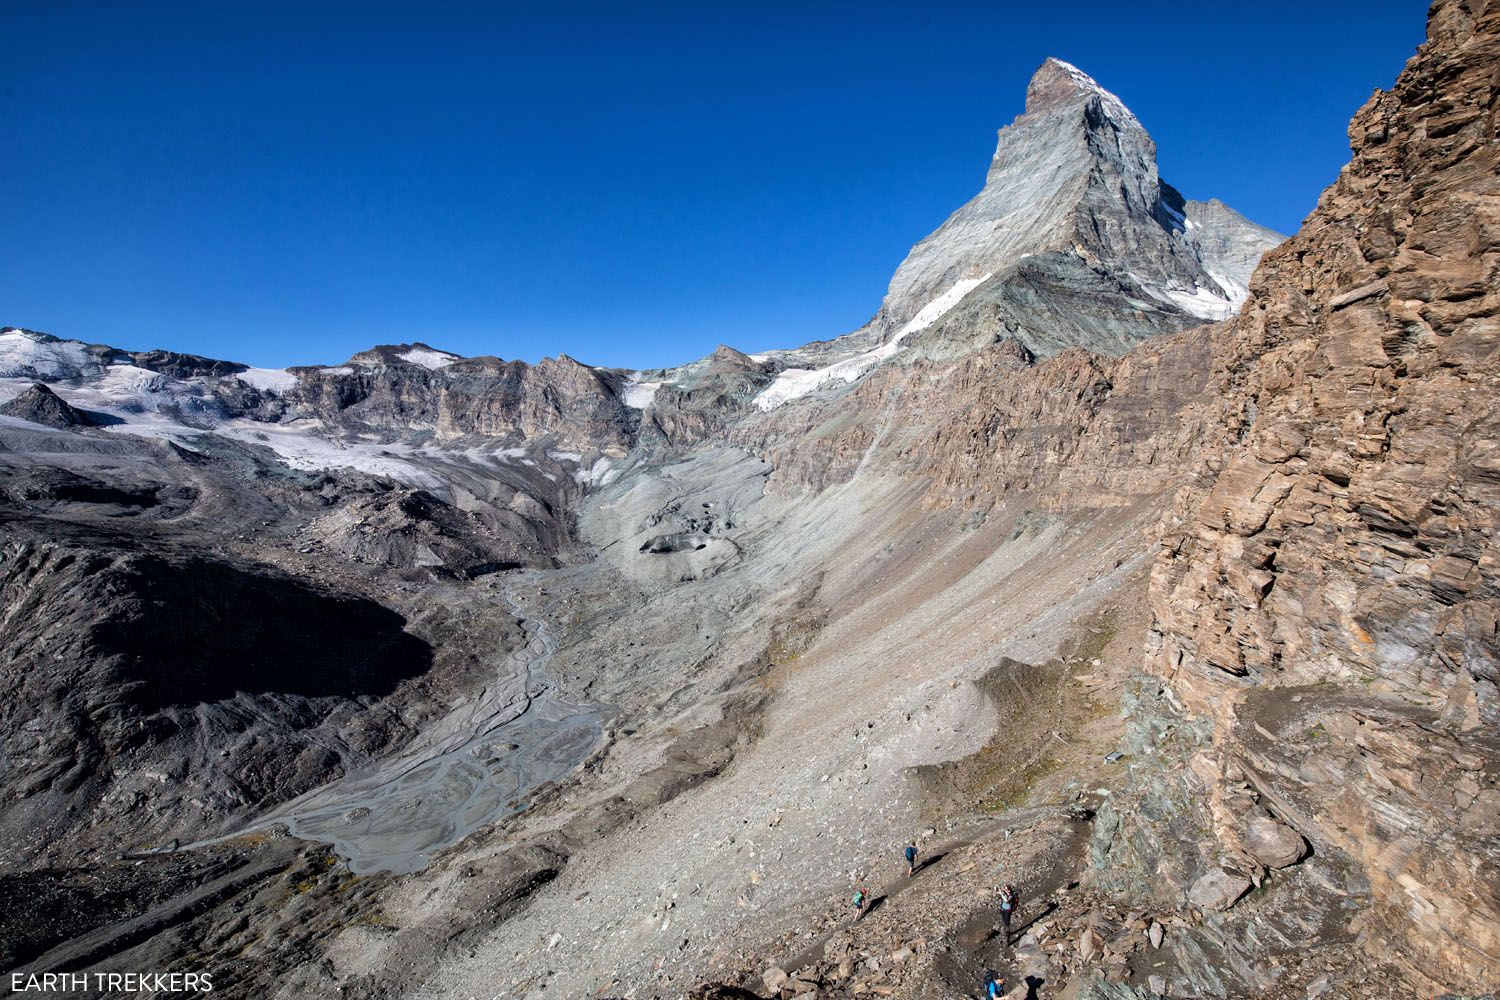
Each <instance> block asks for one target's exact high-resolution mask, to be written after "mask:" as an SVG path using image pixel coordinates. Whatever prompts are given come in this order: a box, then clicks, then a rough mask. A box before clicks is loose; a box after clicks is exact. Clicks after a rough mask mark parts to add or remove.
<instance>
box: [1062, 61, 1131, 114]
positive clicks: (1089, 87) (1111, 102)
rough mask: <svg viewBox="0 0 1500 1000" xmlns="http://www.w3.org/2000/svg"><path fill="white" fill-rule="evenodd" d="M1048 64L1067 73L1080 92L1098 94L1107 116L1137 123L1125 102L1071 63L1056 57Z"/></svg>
mask: <svg viewBox="0 0 1500 1000" xmlns="http://www.w3.org/2000/svg"><path fill="white" fill-rule="evenodd" d="M1047 62H1048V63H1050V64H1051V65H1053V66H1056V67H1057V68H1058V69H1060V70H1062V71H1063V72H1064V73H1066V74H1067V76H1068V78H1069V79H1070V80H1072V81H1073V85H1074V86H1076V87H1077V88H1078V89H1079V90H1082V91H1087V92H1089V93H1094V94H1098V95H1099V98H1100V101H1101V102H1102V103H1103V105H1104V113H1105V114H1107V115H1109V116H1110V117H1111V118H1115V119H1117V120H1121V121H1126V120H1128V121H1135V115H1133V114H1131V113H1130V109H1129V108H1127V107H1126V106H1125V102H1124V101H1122V100H1120V99H1119V98H1118V97H1116V96H1115V95H1114V94H1112V93H1110V92H1109V91H1107V90H1105V89H1104V88H1103V87H1101V86H1099V81H1098V80H1095V79H1094V78H1093V77H1091V76H1089V75H1088V74H1087V73H1085V72H1084V71H1083V70H1081V69H1079V68H1078V67H1077V66H1074V65H1073V64H1072V63H1070V62H1063V61H1062V60H1061V59H1057V58H1055V57H1048V59H1047Z"/></svg>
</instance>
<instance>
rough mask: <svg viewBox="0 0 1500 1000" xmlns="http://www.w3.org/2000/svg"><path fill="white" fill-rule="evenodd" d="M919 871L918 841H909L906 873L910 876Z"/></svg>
mask: <svg viewBox="0 0 1500 1000" xmlns="http://www.w3.org/2000/svg"><path fill="white" fill-rule="evenodd" d="M916 873H917V842H916V841H915V840H912V841H908V842H907V845H906V874H907V875H908V876H911V875H915V874H916Z"/></svg>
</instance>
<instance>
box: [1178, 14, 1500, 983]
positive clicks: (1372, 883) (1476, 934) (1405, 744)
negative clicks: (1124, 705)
mask: <svg viewBox="0 0 1500 1000" xmlns="http://www.w3.org/2000/svg"><path fill="white" fill-rule="evenodd" d="M1429 27H1430V31H1429V35H1430V37H1429V40H1428V42H1427V44H1426V45H1425V46H1424V47H1423V49H1422V50H1421V52H1420V53H1419V54H1418V56H1417V57H1415V58H1414V59H1413V60H1412V61H1411V62H1410V63H1409V64H1408V66H1407V67H1406V69H1405V71H1404V72H1403V73H1402V75H1401V77H1400V79H1399V81H1398V82H1397V85H1396V87H1395V88H1394V89H1393V90H1392V91H1391V92H1389V93H1377V94H1376V95H1375V96H1374V97H1372V98H1371V99H1370V101H1369V102H1368V103H1367V104H1366V105H1365V106H1364V107H1363V108H1361V109H1360V111H1359V113H1358V114H1357V115H1356V116H1355V118H1354V120H1353V123H1352V124H1351V126H1350V129H1349V136H1350V141H1351V143H1352V146H1353V159H1352V162H1351V163H1350V164H1349V165H1348V167H1346V168H1345V170H1344V171H1343V173H1342V175H1341V176H1340V177H1339V179H1338V181H1337V182H1336V183H1335V184H1334V185H1333V186H1332V187H1330V188H1329V189H1328V190H1327V191H1326V192H1325V193H1324V195H1323V197H1322V200H1321V201H1320V203H1319V205H1318V209H1317V211H1316V212H1315V213H1314V214H1313V215H1312V217H1311V218H1309V220H1308V222H1307V223H1306V225H1305V226H1304V227H1303V229H1302V231H1301V233H1299V234H1298V235H1297V236H1296V237H1295V238H1293V239H1292V240H1290V241H1289V242H1288V243H1286V244H1285V245H1283V246H1282V247H1280V248H1279V249H1277V250H1275V251H1273V252H1271V253H1270V254H1269V255H1267V257H1266V258H1265V260H1264V261H1263V263H1262V264H1261V267H1260V269H1259V271H1258V272H1257V274H1256V285H1255V288H1254V289H1253V292H1252V296H1251V299H1250V301H1249V303H1248V304H1247V306H1246V308H1245V310H1244V312H1243V313H1242V314H1241V315H1240V316H1239V317H1238V318H1237V319H1235V320H1233V321H1231V322H1230V323H1229V324H1227V325H1226V327H1225V329H1224V330H1223V331H1222V332H1221V333H1219V334H1218V336H1217V338H1216V343H1215V370H1214V376H1213V379H1212V386H1211V392H1210V395H1211V396H1212V397H1216V398H1217V400H1220V401H1221V402H1219V403H1216V404H1214V405H1215V406H1216V408H1217V414H1216V416H1217V423H1218V425H1219V427H1220V431H1219V433H1218V434H1217V435H1215V436H1214V437H1211V438H1210V440H1209V442H1208V443H1207V445H1206V449H1205V451H1204V453H1203V458H1202V465H1201V468H1200V473H1199V475H1198V476H1196V477H1195V479H1194V480H1193V481H1192V483H1191V485H1190V487H1189V488H1188V489H1187V490H1185V491H1184V494H1183V495H1182V496H1181V498H1180V499H1179V502H1178V503H1177V504H1176V506H1175V509H1174V510H1173V512H1172V514H1171V515H1170V516H1169V518H1168V522H1167V525H1166V533H1165V538H1164V541H1163V545H1162V550H1161V554H1160V556H1159V558H1158V560H1157V563H1156V567H1155V570H1154V575H1153V583H1152V609H1153V612H1154V614H1155V626H1154V631H1155V646H1156V649H1155V652H1154V656H1153V657H1152V660H1151V663H1150V664H1149V666H1150V669H1151V670H1152V671H1154V672H1155V673H1156V674H1157V675H1158V676H1159V677H1160V678H1162V680H1164V681H1165V682H1166V683H1167V685H1168V686H1169V687H1170V690H1171V692H1172V694H1173V695H1174V696H1175V698H1176V699H1178V700H1179V701H1180V702H1181V703H1182V705H1183V706H1184V707H1185V709H1186V711H1187V713H1188V714H1189V715H1190V716H1197V717H1203V718H1206V719H1209V720H1211V721H1212V722H1213V735H1212V738H1211V741H1210V742H1209V743H1208V745H1206V746H1205V747H1204V749H1203V750H1202V755H1201V758H1200V759H1199V761H1198V762H1197V764H1196V766H1195V767H1194V770H1195V772H1196V773H1197V774H1199V775H1200V776H1201V777H1202V782H1203V786H1204V788H1205V789H1206V790H1207V791H1209V793H1210V798H1211V804H1210V811H1211V812H1212V813H1213V815H1214V822H1215V828H1216V829H1217V830H1218V831H1219V832H1220V835H1221V839H1222V841H1223V843H1224V847H1225V849H1226V850H1229V851H1231V852H1235V851H1240V852H1243V851H1244V850H1245V849H1246V847H1247V846H1248V845H1253V844H1254V843H1256V842H1259V843H1261V844H1265V843H1267V842H1268V836H1269V835H1272V834H1277V831H1275V830H1273V829H1270V828H1268V827H1267V826H1266V825H1265V822H1264V820H1263V819H1262V820H1254V819H1251V820H1247V819H1246V816H1245V814H1244V812H1243V809H1241V808H1239V807H1237V806H1236V805H1235V803H1234V802H1233V801H1232V800H1233V799H1234V786H1235V784H1236V782H1237V781H1239V780H1241V779H1246V780H1248V781H1249V783H1250V785H1251V786H1253V789H1252V794H1253V795H1254V796H1258V797H1259V798H1260V799H1261V801H1262V802H1264V803H1269V804H1272V807H1273V809H1274V811H1276V812H1278V814H1279V815H1280V818H1281V819H1282V820H1285V821H1287V822H1288V823H1289V824H1290V825H1291V826H1294V827H1296V828H1297V830H1298V831H1299V832H1300V834H1301V835H1304V836H1306V837H1307V839H1308V840H1310V841H1311V842H1312V844H1313V848H1314V850H1315V851H1328V850H1330V849H1334V850H1337V851H1341V852H1344V853H1346V854H1347V855H1349V856H1350V857H1351V858H1352V859H1353V862H1354V865H1355V867H1356V869H1357V873H1358V876H1359V877H1360V878H1361V879H1362V880H1364V881H1365V882H1367V883H1368V886H1369V893H1370V906H1369V907H1368V908H1367V909H1366V910H1365V912H1364V913H1362V914H1361V916H1360V918H1359V919H1358V920H1357V921H1356V926H1355V929H1356V931H1357V933H1358V934H1359V936H1360V937H1361V939H1362V940H1363V941H1364V942H1365V943H1366V944H1367V945H1368V946H1369V947H1371V948H1372V949H1376V950H1381V951H1384V952H1386V953H1387V955H1388V956H1393V957H1395V958H1396V959H1397V960H1398V961H1400V962H1401V964H1403V965H1404V966H1406V967H1407V968H1408V969H1409V971H1410V973H1411V975H1412V976H1413V977H1414V980H1415V981H1416V982H1419V983H1422V984H1424V985H1430V986H1434V987H1435V986H1437V985H1439V984H1446V985H1448V986H1450V987H1451V986H1453V985H1454V984H1468V985H1470V986H1472V987H1473V988H1476V989H1477V988H1480V987H1482V986H1484V984H1486V983H1487V984H1489V986H1491V987H1492V986H1493V984H1494V983H1495V982H1497V981H1500V841H1497V838H1496V831H1497V830H1500V789H1497V787H1496V785H1495V781H1496V775H1497V772H1500V745H1497V743H1496V731H1497V724H1500V689H1497V682H1500V634H1497V611H1500V600H1497V597H1500V595H1497V592H1496V577H1495V572H1496V569H1497V568H1500V550H1497V548H1496V542H1495V533H1496V530H1497V528H1500V396H1497V389H1500V145H1497V137H1496V107H1497V87H1496V84H1497V73H1496V67H1497V66H1500V5H1497V4H1494V3H1486V2H1483V0H1454V2H1440V3H1438V4H1435V5H1434V7H1433V9H1432V12H1431V16H1430V26H1429ZM1314 685H1316V687H1313V686H1314ZM1288 688H1298V689H1299V694H1298V695H1295V696H1293V695H1291V694H1290V692H1288V691H1286V690H1284V689H1288ZM1294 697H1295V699H1296V700H1295V701H1293V698H1294ZM1241 805H1243V803H1241ZM1271 839H1278V840H1280V841H1282V842H1283V844H1282V846H1283V847H1285V848H1286V849H1287V851H1290V848H1291V847H1292V846H1294V842H1292V841H1291V840H1290V838H1289V837H1287V836H1284V835H1277V836H1276V837H1274V838H1271ZM1275 853H1276V852H1274V851H1273V852H1272V854H1275ZM1267 863H1269V861H1268V862H1267ZM1247 864H1249V865H1251V866H1253V865H1254V861H1253V860H1252V861H1248V862H1247Z"/></svg>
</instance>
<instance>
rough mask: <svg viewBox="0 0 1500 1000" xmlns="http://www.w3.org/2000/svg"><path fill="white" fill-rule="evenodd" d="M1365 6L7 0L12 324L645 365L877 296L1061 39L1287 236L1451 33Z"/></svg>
mask: <svg viewBox="0 0 1500 1000" xmlns="http://www.w3.org/2000/svg"><path fill="white" fill-rule="evenodd" d="M1425 8H1426V4H1425V3H1423V2H1419V0H1402V2H1382V0H1367V2H1361V3H1342V2H1326V3H1307V2H1305V0H1303V2H1298V3H1283V2H1277V0H1270V2H1266V3H1260V4H1254V5H1235V4H1224V5H1198V6H1197V7H1196V9H1194V10H1193V12H1192V13H1191V14H1185V13H1182V12H1183V11H1185V10H1188V9H1190V8H1188V7H1187V6H1186V5H1182V4H1180V3H1129V4H1127V3H1122V2H1116V3H1111V4H1104V3H1099V4H1095V3H1087V2H1077V0H1075V2H1073V3H1068V4H1061V3H1058V4H1030V3H1028V4H1019V3H998V2H990V3H982V4H981V3H949V4H936V5H934V4H916V3H909V4H896V3H880V2H866V3H857V4H855V3H849V4H845V3H811V4H809V3H796V4H793V3H779V2H765V0H762V2H759V3H738V2H734V0H729V2H722V3H714V4H670V3H662V4H643V5H632V4H627V3H618V2H616V3H569V2H560V3H557V2H555V3H550V4H546V5H540V4H537V5H526V6H522V5H511V4H499V3H474V4H466V3H444V2H428V3H421V4H419V3H415V2H411V3H399V4H397V3H381V2H378V0H374V2H371V0H364V2H360V3H337V2H324V3H317V4H312V3H278V2H274V0H273V2H256V3H248V2H246V3H227V2H215V3H203V2H196V0H195V2H186V0H184V2H173V3H167V2H156V0H132V2H130V3H118V2H114V0H110V2H100V3H75V2H68V0H5V2H4V3H0V37H3V38H5V39H6V41H7V45H6V50H7V51H6V57H5V59H4V60H0V135H3V136H4V139H5V151H4V154H3V155H0V227H3V233H4V239H3V245H0V246H3V248H0V325H17V326H26V327H30V328H33V329H40V330H46V331H48V332H51V333H55V334H57V335H59V336H63V337H75V338H79V339H83V340H89V341H96V342H102V343H109V344H113V345H115V346H119V347H126V348H131V349H138V348H147V347H164V348H170V349H174V350H181V351H190V352H194V353H200V354H208V355H212V356H216V357H225V358H231V359H234V360H240V361H246V362H249V363H252V364H259V365H274V366H281V365H287V364H306V363H323V362H330V363H331V362H337V361H340V360H343V359H345V358H347V357H348V356H349V355H350V354H352V353H354V352H356V351H358V350H361V349H363V348H365V347H368V346H370V345H372V344H376V343H390V342H403V341H411V340H423V341H427V342H429V343H431V344H434V345H435V346H440V347H444V348H447V349H450V350H454V351H458V352H461V353H464V354H495V355H499V356H501V357H506V358H517V357H518V358H522V359H524V360H528V361H534V360H536V359H537V358H540V357H542V356H544V355H551V354H557V353H559V352H565V353H568V354H570V355H572V356H574V357H576V358H579V359H580V360H583V361H587V362H590V363H595V364H606V365H620V366H627V367H647V366H655V365H666V364H673V363H678V362H682V361H686V360H689V359H691V358H693V357H697V356H700V355H702V354H704V353H707V352H708V351H710V350H712V349H713V347H714V346H715V345H717V344H719V343H728V344H731V345H733V346H736V347H739V348H742V349H744V350H761V349H765V348H769V347H780V346H794V345H796V344H799V343H803V342H805V341H808V340H812V339H822V338H827V337H831V336H836V335H838V334H840V333H844V332H847V331H849V330H851V329H854V328H855V327H857V326H859V325H860V324H861V323H863V322H864V321H865V320H866V319H867V318H869V316H870V315H871V314H873V313H874V311H875V310H876V308H877V307H878V306H879V303H880V299H881V296H882V295H883V294H884V291H885V285H886V282H887V281H888V279H889V278H890V275H891V272H892V271H893V270H894V269H895V267H896V265H897V264H898V263H900V261H901V259H902V257H903V256H904V255H905V253H906V251H907V249H908V248H909V247H910V246H911V244H912V243H914V242H915V241H916V240H918V239H920V238H921V237H922V236H923V235H925V234H926V233H928V232H930V231H931V230H932V229H934V228H936V227H937V226H938V225H939V224H940V223H941V222H942V221H943V219H944V218H945V217H946V216H947V215H948V213H950V212H951V211H952V210H953V209H955V208H957V207H958V206H959V205H960V204H962V203H963V202H964V201H965V200H967V199H968V198H969V197H970V196H971V195H972V194H973V193H974V192H975V191H977V190H978V189H979V187H980V185H981V183H982V182H983V178H984V171H985V168H986V166H987V165H988V162H989V157H990V154H991V152H992V150H993V145H994V133H995V130H996V129H997V128H999V127H1001V126H1002V125H1005V124H1007V123H1008V122H1009V121H1010V120H1011V119H1012V118H1013V117H1014V116H1015V115H1016V114H1018V113H1019V112H1020V111H1021V107H1022V103H1023V100H1024V94H1025V87H1026V82H1027V80H1028V79H1029V77H1030V75H1031V73H1032V72H1033V71H1034V70H1035V68H1036V67H1037V66H1038V65H1039V64H1040V63H1041V61H1042V60H1043V59H1044V58H1045V57H1046V56H1048V55H1055V56H1058V57H1059V58H1062V59H1065V60H1068V61H1069V62H1072V63H1075V64H1076V65H1078V66H1079V67H1081V68H1082V69H1084V70H1085V71H1086V72H1088V73H1090V74H1092V75H1093V76H1094V77H1095V78H1097V79H1098V80H1099V81H1100V83H1102V84H1103V85H1104V86H1105V87H1107V88H1109V89H1110V90H1112V91H1114V92H1115V93H1117V94H1118V95H1120V97H1121V98H1122V99H1123V100H1124V101H1125V103H1126V104H1127V105H1129V106H1130V107H1131V109H1132V110H1133V111H1135V113H1136V114H1137V116H1138V117H1140V119H1141V121H1142V122H1143V123H1144V124H1145V126H1146V128H1147V129H1148V130H1149V131H1150V132H1151V133H1152V135H1153V136H1154V138H1155V139H1156V142H1157V146H1158V151H1159V158H1160V163H1161V170H1162V175H1163V177H1164V178H1166V179H1167V180H1168V181H1170V182H1171V183H1172V184H1174V185H1175V186H1177V187H1178V188H1179V189H1180V190H1181V191H1182V192H1183V193H1184V194H1185V195H1187V196H1188V197H1190V198H1207V197H1211V196H1217V197H1220V198H1222V199H1223V200H1224V201H1226V202H1228V203H1229V204H1230V205H1232V206H1234V207H1235V208H1237V209H1239V210H1240V211H1242V212H1244V213H1245V214H1246V215H1248V216H1249V217H1251V218H1252V219H1255V220H1256V221H1258V222H1262V223H1264V224H1266V225H1270V226H1272V227H1274V228H1277V229H1280V230H1282V231H1283V232H1292V231H1294V230H1295V229H1296V227H1297V225H1298V224H1299V223H1300V221H1301V219H1302V218H1303V217H1304V216H1305V215H1306V214H1307V213H1308V212H1309V211H1310V210H1311V209H1312V207H1313V206H1314V204H1315V203H1316V201H1317V196H1318V193H1319V192H1320V191H1321V190H1322V188H1323V187H1324V186H1326V185H1327V184H1328V183H1329V182H1331V181H1332V180H1333V179H1334V177H1335V176H1336V175H1337V172H1338V169H1339V168H1340V167H1341V166H1342V165H1343V163H1344V162H1345V161H1346V160H1347V158H1348V142H1347V138H1346V134H1345V130H1346V126H1347V123H1348V119H1349V117H1350V115H1351V114H1352V113H1353V112H1354V111H1355V109H1357V108H1358V107H1359V106H1360V105H1361V104H1362V103H1363V102H1364V100H1365V99H1366V98H1368V96H1369V95H1370V93H1371V91H1372V90H1373V89H1374V88H1376V87H1388V86H1390V85H1391V83H1392V82H1393V81H1394V80H1395V77H1396V75H1397V73H1398V72H1399V71H1400V69H1401V66H1402V64H1403V63H1404V62H1405V60H1406V59H1407V58H1408V57H1409V56H1410V55H1411V54H1412V52H1413V51H1414V49H1415V47H1416V45H1417V44H1418V43H1420V41H1421V40H1422V38H1423V35H1424V27H1425V24H1424V22H1425Z"/></svg>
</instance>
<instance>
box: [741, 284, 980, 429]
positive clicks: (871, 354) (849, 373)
mask: <svg viewBox="0 0 1500 1000" xmlns="http://www.w3.org/2000/svg"><path fill="white" fill-rule="evenodd" d="M989 277H990V276H989V275H988V274H985V275H982V276H980V277H978V278H963V279H960V280H959V281H956V282H954V283H953V285H952V286H951V287H950V288H949V289H948V290H947V291H946V292H944V293H943V294H941V295H939V296H938V297H937V298H935V299H933V300H932V301H931V302H929V303H927V304H926V305H925V306H923V307H922V308H921V309H920V310H919V311H918V312H917V314H916V315H915V316H913V317H912V318H911V319H910V320H909V321H907V323H906V325H905V326H903V327H902V328H901V329H899V330H897V331H896V335H895V336H893V337H892V338H891V339H890V340H888V341H886V342H885V343H884V344H881V345H880V346H879V347H876V348H872V349H871V350H868V351H865V352H863V353H862V354H856V355H854V356H853V357H850V358H845V359H844V360H842V361H836V362H834V363H833V364H831V365H828V366H827V367H824V368H788V369H787V370H786V371H784V372H782V373H781V374H779V375H777V376H776V380H775V381H774V382H772V383H771V384H770V385H768V386H766V387H765V389H763V390H762V391H761V393H760V394H759V395H758V396H756V397H755V400H754V402H755V405H756V406H757V407H758V408H760V409H762V410H772V409H775V408H776V407H778V406H780V405H781V404H782V403H786V402H790V401H791V400H794V399H798V398H800V397H802V396H806V395H807V394H808V393H810V392H812V391H814V390H815V389H817V388H818V387H819V386H822V385H824V384H826V383H828V382H833V381H840V382H853V381H854V380H855V379H857V378H859V377H860V376H861V375H863V374H864V373H865V372H867V371H869V370H870V369H871V368H874V367H875V366H876V365H878V364H880V363H881V362H882V361H884V360H886V359H887V358H890V357H893V356H894V355H895V354H896V352H897V351H899V350H900V349H901V342H902V341H903V340H905V339H906V338H907V337H909V336H911V335H912V334H914V333H919V332H920V331H922V330H925V329H927V328H928V327H929V326H931V325H932V324H934V323H936V322H937V321H938V320H939V319H941V318H942V316H943V314H944V313H946V312H947V311H948V310H949V309H952V308H953V307H954V306H956V305H958V303H959V302H960V301H961V300H962V299H963V297H964V296H965V295H968V294H969V293H970V292H972V291H973V290H974V289H976V288H978V287H979V286H980V285H982V284H984V282H985V281H987V280H989Z"/></svg>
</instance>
